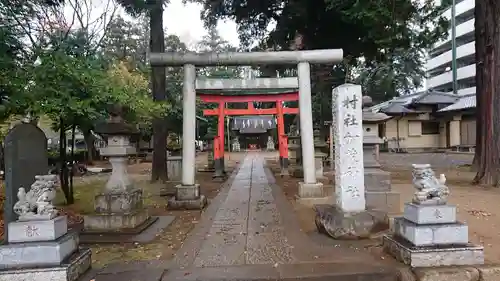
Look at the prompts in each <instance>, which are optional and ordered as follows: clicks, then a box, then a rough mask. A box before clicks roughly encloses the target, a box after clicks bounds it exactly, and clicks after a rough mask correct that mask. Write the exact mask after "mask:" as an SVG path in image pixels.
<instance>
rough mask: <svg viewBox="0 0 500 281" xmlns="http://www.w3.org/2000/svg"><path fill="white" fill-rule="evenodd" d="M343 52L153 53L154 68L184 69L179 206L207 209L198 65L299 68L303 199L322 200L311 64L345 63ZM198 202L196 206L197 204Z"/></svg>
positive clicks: (178, 188) (301, 192)
mask: <svg viewBox="0 0 500 281" xmlns="http://www.w3.org/2000/svg"><path fill="white" fill-rule="evenodd" d="M342 57H343V51H342V49H328V50H313V51H282V52H250V53H248V52H247V53H239V52H228V53H205V54H196V53H177V52H168V53H151V54H150V62H151V66H163V67H169V66H170V67H175V66H183V67H184V85H183V113H182V117H183V126H182V128H183V138H182V141H183V145H182V156H183V157H182V167H183V169H182V183H181V184H180V185H178V186H177V187H176V188H177V192H176V196H175V202H172V203H174V204H171V205H175V206H179V207H182V208H186V207H188V208H189V207H194V206H193V205H195V206H196V207H203V206H204V202H206V199H205V198H204V196H203V195H200V192H199V185H198V184H196V182H195V171H196V168H195V166H196V161H195V156H196V155H195V131H196V68H195V66H196V65H197V66H219V65H228V66H250V65H266V64H288V65H290V64H292V65H297V72H298V79H299V112H300V114H299V115H300V126H301V132H300V133H301V143H302V155H303V162H302V165H303V169H304V182H301V183H300V186H299V196H301V197H321V195H322V194H323V186H322V184H321V183H318V182H317V180H316V174H315V168H314V140H313V122H312V104H311V70H310V64H311V63H334V62H339V61H341V60H342ZM193 203H195V204H193Z"/></svg>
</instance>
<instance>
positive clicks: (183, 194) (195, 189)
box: [175, 184, 200, 201]
mask: <svg viewBox="0 0 500 281" xmlns="http://www.w3.org/2000/svg"><path fill="white" fill-rule="evenodd" d="M175 198H176V200H178V201H183V200H196V199H197V198H200V185H199V184H194V185H182V184H178V185H176V186H175Z"/></svg>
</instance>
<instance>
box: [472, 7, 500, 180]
mask: <svg viewBox="0 0 500 281" xmlns="http://www.w3.org/2000/svg"><path fill="white" fill-rule="evenodd" d="M474 16H475V19H476V21H475V39H476V116H477V122H476V125H477V134H476V152H475V157H474V158H475V159H474V164H476V165H477V174H476V177H475V178H474V180H473V181H474V183H476V184H485V185H494V186H498V184H499V183H500V173H499V170H500V79H498V78H497V75H500V3H499V2H498V1H497V0H476V8H475V15H474Z"/></svg>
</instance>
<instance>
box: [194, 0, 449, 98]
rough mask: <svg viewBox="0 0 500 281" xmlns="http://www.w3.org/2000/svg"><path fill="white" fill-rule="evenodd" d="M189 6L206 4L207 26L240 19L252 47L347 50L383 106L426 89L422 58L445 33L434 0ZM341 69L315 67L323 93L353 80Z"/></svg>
mask: <svg viewBox="0 0 500 281" xmlns="http://www.w3.org/2000/svg"><path fill="white" fill-rule="evenodd" d="M191 1H193V2H197V3H201V4H203V7H204V10H203V12H202V18H203V19H204V21H205V23H206V25H207V26H214V25H215V24H216V22H217V21H218V20H219V19H227V18H229V19H233V20H235V21H236V23H237V24H238V26H239V35H240V39H241V41H242V43H243V45H244V46H246V47H247V48H250V47H251V46H253V44H255V43H258V48H261V49H269V48H271V49H276V50H286V49H326V48H341V49H343V50H344V58H345V63H346V64H347V65H349V68H350V70H351V71H353V70H356V71H357V72H360V73H361V76H362V77H361V78H358V81H356V82H360V83H362V84H363V85H364V86H365V87H364V88H365V92H366V91H370V92H371V93H370V94H371V95H374V96H377V95H378V96H379V99H385V98H390V97H392V96H394V95H398V94H403V93H407V92H409V91H412V90H415V89H416V88H418V87H419V86H421V81H422V80H423V78H424V73H423V69H422V66H423V61H424V53H423V52H424V51H425V50H427V49H429V47H431V46H432V44H434V43H435V42H436V41H437V40H438V39H439V38H441V37H442V36H443V35H444V34H445V33H446V31H447V22H446V21H445V20H444V19H443V18H441V17H440V16H439V15H440V14H441V13H442V11H443V8H444V7H437V6H435V5H434V1H432V0H425V1H416V0H392V1H370V0H296V1H285V0H271V1H244V0H228V1H218V0H191ZM268 30H271V32H268ZM256 41H257V42H256ZM360 58H363V60H360ZM337 68H339V67H337ZM340 68H341V70H342V71H341V72H340V73H342V75H341V76H340V77H339V76H338V75H336V76H334V77H332V76H331V75H326V74H328V73H331V72H336V71H335V69H334V70H333V71H332V68H331V67H329V68H327V69H326V70H325V69H324V68H316V70H317V73H316V74H313V75H315V76H317V77H319V78H318V80H320V81H323V83H328V84H329V85H328V86H320V88H322V89H328V88H331V87H332V86H333V85H335V84H340V83H344V82H345V81H346V80H350V79H351V77H352V75H351V73H349V72H348V71H347V69H346V68H345V67H342V66H341V67H340ZM313 70H314V69H313ZM337 74H339V73H338V72H337ZM372 91H376V93H373V92H372Z"/></svg>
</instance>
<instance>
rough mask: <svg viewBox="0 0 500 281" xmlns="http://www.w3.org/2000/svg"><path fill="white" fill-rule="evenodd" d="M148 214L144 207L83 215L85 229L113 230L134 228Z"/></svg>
mask: <svg viewBox="0 0 500 281" xmlns="http://www.w3.org/2000/svg"><path fill="white" fill-rule="evenodd" d="M147 219H149V214H148V211H147V210H146V209H142V210H136V211H133V212H130V213H123V214H92V215H85V216H83V228H84V230H85V231H92V232H95V231H99V232H114V231H118V230H124V231H126V230H128V229H134V228H137V227H139V226H141V225H142V224H144V223H145V222H146V220H147Z"/></svg>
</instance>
